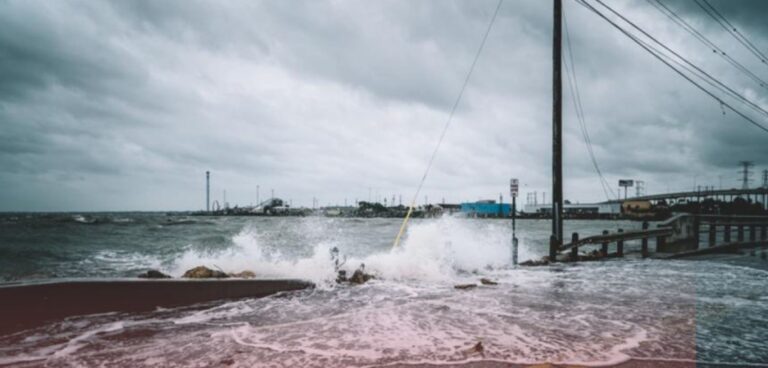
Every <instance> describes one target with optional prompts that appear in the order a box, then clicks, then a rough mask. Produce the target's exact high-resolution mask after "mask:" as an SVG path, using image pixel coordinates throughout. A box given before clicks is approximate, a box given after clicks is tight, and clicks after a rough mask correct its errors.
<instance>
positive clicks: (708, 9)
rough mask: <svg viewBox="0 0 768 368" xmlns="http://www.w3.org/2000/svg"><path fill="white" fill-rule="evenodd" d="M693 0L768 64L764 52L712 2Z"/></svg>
mask: <svg viewBox="0 0 768 368" xmlns="http://www.w3.org/2000/svg"><path fill="white" fill-rule="evenodd" d="M693 1H694V2H695V3H696V5H698V6H699V7H700V8H701V9H703V10H704V12H705V13H707V15H709V16H710V17H711V18H712V19H714V20H715V21H716V22H717V23H718V24H720V26H721V27H723V28H724V29H725V30H726V31H728V33H730V34H731V36H733V38H735V39H736V40H737V41H739V43H740V44H742V45H744V47H746V48H747V50H749V51H750V52H751V53H752V54H753V55H755V56H756V57H757V58H758V59H759V60H760V62H762V63H763V64H767V65H768V62H766V59H768V57H766V56H765V54H763V53H762V52H761V51H760V50H759V49H758V48H757V47H755V45H754V44H753V43H752V42H750V41H749V39H748V38H747V37H746V36H744V35H743V34H742V33H741V32H739V30H738V29H736V27H734V26H733V24H731V22H729V21H728V19H726V18H725V17H724V16H723V15H722V14H720V12H719V11H717V9H715V7H714V6H712V4H710V3H709V2H708V1H707V0H701V2H699V0H693ZM702 3H703V5H702ZM705 5H706V6H705Z"/></svg>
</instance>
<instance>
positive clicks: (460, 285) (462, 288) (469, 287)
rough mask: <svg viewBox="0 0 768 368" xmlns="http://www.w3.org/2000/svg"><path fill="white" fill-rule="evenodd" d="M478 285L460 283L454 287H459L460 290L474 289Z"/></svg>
mask: <svg viewBox="0 0 768 368" xmlns="http://www.w3.org/2000/svg"><path fill="white" fill-rule="evenodd" d="M476 287H477V284H458V285H454V286H453V288H454V289H459V290H469V289H474V288H476Z"/></svg>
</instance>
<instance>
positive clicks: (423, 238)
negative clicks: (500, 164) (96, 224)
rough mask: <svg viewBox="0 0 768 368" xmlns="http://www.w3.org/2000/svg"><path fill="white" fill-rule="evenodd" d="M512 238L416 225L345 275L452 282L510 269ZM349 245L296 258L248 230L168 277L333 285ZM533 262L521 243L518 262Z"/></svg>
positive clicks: (459, 225)
mask: <svg viewBox="0 0 768 368" xmlns="http://www.w3.org/2000/svg"><path fill="white" fill-rule="evenodd" d="M510 237H511V234H510V231H509V229H508V228H506V227H504V226H501V225H499V224H481V223H479V222H474V221H467V220H463V219H458V218H453V217H448V216H446V217H442V218H440V219H434V220H427V221H422V222H419V223H414V224H412V225H411V226H410V227H409V228H408V230H407V233H406V236H405V238H404V241H403V242H402V245H401V246H399V247H398V248H396V249H391V248H389V247H381V248H380V249H379V250H378V251H373V252H368V254H367V255H364V256H356V257H352V256H351V257H347V258H346V263H345V264H344V269H347V270H348V273H351V272H352V271H353V270H354V269H355V268H357V267H359V266H360V265H363V264H364V265H365V268H366V271H367V272H370V273H373V274H375V275H376V276H377V277H378V278H383V279H391V280H425V281H452V280H454V279H456V278H458V277H462V276H464V275H466V274H468V273H482V272H484V271H486V270H493V269H499V268H505V267H509V266H510V264H511V258H512V256H511V246H510V243H511V240H510ZM393 238H394V235H393ZM348 240H349V239H344V238H334V239H332V240H328V239H321V240H316V241H317V243H315V244H303V245H301V246H303V247H305V248H309V249H310V251H309V252H303V253H309V254H308V255H305V256H304V257H297V256H296V255H292V254H288V253H286V252H283V251H281V249H280V248H278V247H275V246H274V244H269V243H268V241H269V240H268V237H267V236H266V235H265V234H264V233H261V232H259V231H258V230H257V229H255V228H253V227H250V226H246V227H245V228H244V229H242V230H241V231H240V232H239V233H238V234H237V235H235V236H233V237H232V243H233V244H234V246H233V247H231V248H228V249H227V250H225V251H219V252H214V253H211V252H201V251H198V250H188V251H186V252H185V253H184V254H183V255H182V256H181V257H179V258H178V259H176V261H175V262H174V266H173V267H172V268H171V269H170V272H171V274H173V275H175V276H180V275H181V274H183V272H184V271H185V270H187V269H189V268H192V267H195V266H199V265H206V266H208V267H212V268H218V269H221V270H223V271H225V272H239V271H242V270H252V271H254V272H255V273H256V274H257V275H258V276H259V277H280V278H286V277H287V278H300V279H305V280H309V281H312V282H315V283H316V284H318V285H332V284H333V280H335V278H336V274H335V271H334V267H333V262H332V260H331V257H330V254H331V250H332V249H333V248H334V247H337V248H338V249H339V250H340V252H341V253H342V254H344V253H349V252H351V251H352V253H354V252H353V251H354V250H355V249H351V247H353V246H355V245H354V244H356V243H355V242H354V241H348ZM358 253H359V252H358ZM529 256H530V252H529V251H528V250H527V248H526V246H525V244H524V243H522V242H521V245H520V258H521V259H525V258H526V257H529Z"/></svg>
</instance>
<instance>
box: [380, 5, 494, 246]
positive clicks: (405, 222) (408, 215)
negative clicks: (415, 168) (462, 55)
mask: <svg viewBox="0 0 768 368" xmlns="http://www.w3.org/2000/svg"><path fill="white" fill-rule="evenodd" d="M503 1H504V0H499V2H498V3H497V4H496V8H495V9H494V11H493V16H491V20H490V22H488V28H486V30H485V33H484V34H483V38H482V41H481V42H480V46H479V47H478V48H477V52H476V53H475V57H474V59H473V60H472V64H471V65H470V67H469V71H468V72H467V76H466V77H465V78H464V83H463V84H462V85H461V89H460V90H459V95H458V96H456V100H455V101H454V102H453V106H451V111H450V113H449V114H448V119H447V120H446V121H445V125H444V126H443V130H442V132H441V133H440V138H439V139H438V141H437V145H435V149H434V150H433V151H432V155H431V156H430V158H429V162H428V163H427V167H426V169H425V170H424V175H423V176H422V177H421V181H420V182H419V186H418V188H417V189H416V193H415V194H414V195H413V200H412V201H411V203H410V205H409V206H408V212H406V214H405V217H404V218H403V223H402V224H401V225H400V230H399V231H398V233H397V236H396V237H395V241H394V243H393V244H392V248H393V249H394V248H397V246H398V245H399V244H400V239H401V238H402V236H403V233H404V232H405V227H406V226H407V225H408V220H409V219H410V218H411V215H412V214H413V209H414V207H415V206H416V201H417V200H418V198H419V193H420V192H421V189H422V187H423V186H424V182H425V181H426V180H427V176H428V175H429V171H430V170H431V169H432V164H433V163H434V161H435V157H436V156H437V152H438V150H440V146H441V145H442V143H443V139H445V134H446V133H447V132H448V128H449V127H450V126H451V122H452V121H453V116H454V114H455V113H456V108H457V107H458V106H459V102H460V101H461V98H462V96H464V90H466V88H467V85H468V84H469V79H470V77H471V76H472V73H473V72H474V70H475V66H476V65H477V60H478V59H479V58H480V54H481V53H482V51H483V47H484V46H485V42H486V41H487V40H488V35H489V34H490V33H491V28H492V27H493V23H494V22H495V21H496V16H497V15H499V9H501V4H502V3H503Z"/></svg>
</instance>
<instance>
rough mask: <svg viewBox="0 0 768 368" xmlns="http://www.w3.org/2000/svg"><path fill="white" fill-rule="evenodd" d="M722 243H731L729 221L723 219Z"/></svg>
mask: <svg viewBox="0 0 768 368" xmlns="http://www.w3.org/2000/svg"><path fill="white" fill-rule="evenodd" d="M723 242H725V243H730V242H731V220H730V219H725V229H723Z"/></svg>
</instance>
